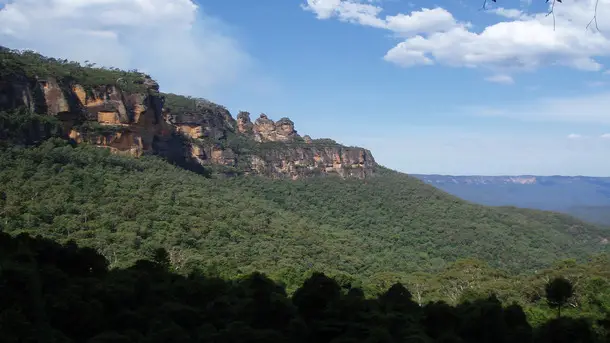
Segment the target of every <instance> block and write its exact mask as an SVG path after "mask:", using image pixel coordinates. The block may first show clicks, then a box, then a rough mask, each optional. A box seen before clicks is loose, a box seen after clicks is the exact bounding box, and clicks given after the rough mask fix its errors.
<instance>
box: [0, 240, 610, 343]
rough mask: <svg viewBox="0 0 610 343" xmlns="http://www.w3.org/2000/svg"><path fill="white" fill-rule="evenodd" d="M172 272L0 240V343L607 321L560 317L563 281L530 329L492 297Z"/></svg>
mask: <svg viewBox="0 0 610 343" xmlns="http://www.w3.org/2000/svg"><path fill="white" fill-rule="evenodd" d="M171 269H172V268H171V262H170V256H169V253H168V252H167V251H166V250H164V249H157V250H155V252H154V253H153V255H152V256H151V259H150V260H139V261H137V262H136V263H135V264H134V265H133V266H130V267H128V268H125V269H119V268H115V269H109V268H108V261H107V260H106V259H105V258H104V257H103V256H101V255H100V254H98V253H97V252H96V251H95V250H93V249H91V248H79V247H78V246H77V245H76V244H75V243H74V242H67V243H66V244H64V245H60V244H57V243H55V242H53V241H50V240H47V239H42V238H40V237H31V236H29V235H27V234H20V235H17V236H16V237H12V236H10V235H8V234H5V233H0V290H1V292H0V335H1V337H2V342H6V343H17V342H53V343H63V342H90V343H110V342H113V343H121V342H125V343H127V342H146V343H153V342H184V343H187V342H219V343H220V342H223V343H225V342H234V343H238V342H240V343H241V342H244V343H245V342H252V343H254V342H277V343H280V342H303V343H305V342H315V343H330V342H333V343H340V342H342V343H348V342H371V343H373V342H377V343H381V342H388V343H390V342H473V343H475V342H476V343H483V342H489V343H492V342H493V343H498V342H500V343H502V342H506V343H509V342H511V343H512V342H524V343H525V342H557V343H559V342H561V343H563V342H565V343H568V342H569V343H574V342H580V343H589V342H591V343H596V342H599V343H602V342H610V335H609V333H610V316H609V315H608V312H606V315H605V317H602V318H600V319H597V320H596V319H594V318H587V317H570V316H565V311H563V313H562V307H569V306H570V304H571V303H572V302H573V301H574V300H573V299H572V298H573V293H574V285H573V284H572V283H571V282H570V281H568V280H566V279H564V278H562V277H556V278H553V279H550V280H549V281H548V282H547V283H546V284H544V285H543V287H542V288H541V289H540V293H541V294H542V297H543V298H544V302H545V303H546V305H547V306H548V307H549V308H551V309H552V310H553V316H552V317H551V318H550V319H548V320H543V321H541V322H540V323H539V324H538V325H535V326H533V325H531V324H530V322H528V320H527V316H526V314H525V312H524V311H523V308H522V307H521V306H519V305H518V304H516V303H513V304H508V305H506V306H503V305H502V303H501V301H500V300H499V299H498V298H497V297H496V295H495V294H493V293H491V294H489V295H488V296H487V297H482V298H478V299H464V300H462V301H460V302H459V303H457V304H455V305H451V304H448V303H446V302H442V301H431V302H427V303H425V304H418V303H417V302H416V301H415V300H414V296H413V293H412V292H411V291H409V290H408V289H407V288H405V286H404V285H402V284H400V283H395V284H392V285H391V286H389V287H388V288H387V289H386V290H384V291H383V292H380V293H379V294H377V295H375V296H373V297H366V296H365V295H364V293H363V291H362V290H361V289H359V288H358V287H353V286H349V285H347V286H341V285H340V284H339V283H338V282H337V281H336V280H334V279H332V278H329V277H327V276H326V275H324V274H323V273H313V274H312V275H311V276H310V277H308V278H307V279H306V280H305V281H304V282H303V284H301V285H300V286H299V287H298V289H296V291H295V292H294V293H293V294H291V295H289V294H287V292H286V290H285V289H284V288H283V287H282V286H281V285H279V284H277V283H275V282H274V281H272V280H270V279H269V278H267V277H266V276H264V275H262V274H260V273H252V274H250V275H246V276H243V277H240V278H238V279H235V280H223V279H221V278H218V277H214V276H210V275H206V274H204V273H199V272H192V273H189V274H188V275H180V274H176V273H174V272H173V271H172V270H171ZM607 270H608V269H606V272H607ZM604 282H605V283H604ZM589 286H593V287H595V288H587V289H584V288H582V287H583V286H580V287H581V291H584V292H583V293H582V295H584V296H585V297H591V300H593V299H595V298H596V297H599V296H600V294H603V293H605V296H606V297H608V294H609V292H608V291H609V290H610V288H608V280H607V279H606V280H605V281H602V280H598V282H594V283H592V284H591V285H589ZM600 287H605V288H603V289H602V288H600ZM600 291H602V292H600ZM597 300H601V299H597ZM604 300H605V301H606V302H605V304H604V305H605V306H606V308H607V306H608V305H609V304H610V303H609V302H608V299H604ZM600 302H601V301H600Z"/></svg>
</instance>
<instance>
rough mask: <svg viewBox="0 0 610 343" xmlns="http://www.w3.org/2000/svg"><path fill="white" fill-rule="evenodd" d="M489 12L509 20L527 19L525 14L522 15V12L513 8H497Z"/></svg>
mask: <svg viewBox="0 0 610 343" xmlns="http://www.w3.org/2000/svg"><path fill="white" fill-rule="evenodd" d="M490 12H492V13H495V14H497V15H499V16H502V17H505V18H509V19H521V18H526V17H527V15H526V14H525V13H523V11H521V10H518V9H515V8H503V7H499V8H494V9H491V10H490Z"/></svg>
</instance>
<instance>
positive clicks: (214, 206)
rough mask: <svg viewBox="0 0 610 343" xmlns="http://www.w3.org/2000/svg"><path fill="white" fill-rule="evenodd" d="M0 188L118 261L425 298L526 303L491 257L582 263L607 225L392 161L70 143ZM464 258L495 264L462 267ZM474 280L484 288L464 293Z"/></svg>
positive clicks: (26, 226)
mask: <svg viewBox="0 0 610 343" xmlns="http://www.w3.org/2000/svg"><path fill="white" fill-rule="evenodd" d="M0 185H1V186H0V193H1V194H3V199H4V200H3V202H2V209H1V211H0V228H2V229H3V230H4V231H6V232H9V233H14V234H17V233H21V232H30V233H33V234H41V235H43V236H45V237H49V238H53V239H57V240H60V241H66V240H68V239H73V240H75V241H76V242H77V243H79V244H82V245H84V246H90V247H93V248H95V249H96V250H98V251H100V252H101V253H102V254H103V255H104V256H105V257H106V258H107V259H108V260H109V261H110V263H111V265H112V266H113V267H124V266H128V265H131V264H132V263H133V262H134V261H136V260H138V259H140V258H142V257H144V256H152V254H153V251H154V249H155V248H157V247H163V248H165V249H166V251H167V252H168V254H169V256H170V262H171V263H170V264H171V266H172V269H173V270H177V271H180V272H184V273H188V272H189V271H191V270H202V271H206V272H210V273H213V274H217V275H220V276H223V277H226V278H235V277H239V276H241V275H245V274H248V273H252V272H254V271H261V272H264V273H266V274H268V275H270V276H271V277H272V278H273V279H276V280H281V281H282V282H284V283H285V284H286V286H287V288H288V290H289V291H290V292H292V291H294V289H295V288H296V287H297V285H299V284H300V283H301V282H303V280H304V279H305V278H307V277H308V276H310V275H311V274H312V273H313V272H314V271H323V272H325V273H326V274H327V275H330V276H333V277H336V278H337V279H340V280H342V281H341V283H342V284H344V285H348V284H352V285H355V284H358V285H360V286H361V287H362V288H363V289H364V290H365V292H366V293H367V294H376V293H379V292H381V291H382V290H383V289H387V288H388V287H389V286H390V285H391V284H393V283H396V282H401V283H402V284H404V285H407V286H409V287H410V288H412V291H413V294H414V296H415V297H417V298H418V299H420V301H421V300H422V299H423V301H427V300H429V299H447V300H450V301H453V302H457V301H459V300H460V299H466V298H472V296H475V297H476V296H478V295H482V294H483V295H484V294H488V292H487V289H488V287H493V288H494V289H497V290H498V293H499V294H498V296H501V297H502V299H503V300H504V299H513V300H515V299H516V300H519V301H520V302H522V303H523V301H529V300H528V299H529V298H532V299H533V298H535V295H534V294H532V295H531V296H530V297H528V296H522V295H519V294H515V292H514V289H515V286H514V281H513V280H512V279H510V277H509V275H510V274H509V273H506V272H501V271H497V270H495V269H493V268H491V267H496V268H503V269H507V270H508V271H510V272H513V273H514V272H528V271H533V270H540V269H541V268H545V267H548V266H550V265H552V264H553V262H554V261H555V260H556V259H561V258H568V257H578V258H579V259H581V260H582V259H584V258H585V257H586V256H587V255H588V254H589V253H592V252H594V251H596V249H597V248H598V246H597V245H596V244H597V241H596V240H594V238H596V237H598V236H599V235H602V234H603V231H598V230H599V229H597V228H596V227H593V226H587V225H584V224H582V223H580V222H577V221H575V220H573V219H571V218H569V217H565V216H560V215H555V214H550V213H542V212H533V211H526V212H522V211H519V210H511V209H495V208H487V207H482V206H476V205H472V204H468V203H465V202H463V201H460V200H458V199H456V198H453V197H450V196H448V195H446V194H445V193H443V192H440V191H438V190H436V189H434V188H432V187H429V186H425V185H424V184H423V183H421V182H419V181H417V180H414V179H411V178H409V177H406V176H404V175H402V174H397V173H393V172H389V171H382V172H381V175H380V176H379V177H376V178H372V179H368V180H341V179H339V178H332V177H329V178H316V179H309V180H302V181H294V182H293V181H282V180H269V179H264V178H259V177H239V178H225V179H210V178H206V177H202V176H201V175H197V174H194V173H191V172H187V171H185V170H182V169H180V168H177V167H174V166H172V165H169V164H167V163H166V162H163V161H162V160H160V159H159V158H156V157H148V156H147V157H143V158H140V159H132V158H127V157H121V156H116V155H112V154H110V153H109V152H108V151H107V150H106V149H99V148H94V147H90V146H86V145H82V146H77V147H72V146H70V145H67V144H66V143H65V142H63V141H61V140H50V141H48V142H45V143H44V144H42V145H41V146H39V147H37V148H30V149H5V150H3V151H0ZM575 226H578V230H575V231H574V230H572V231H571V229H573V228H574V227H575ZM469 257H474V258H478V259H479V260H483V261H486V262H488V263H489V265H487V264H485V263H481V262H479V261H476V260H474V261H469V260H466V261H462V262H459V263H456V264H453V262H454V261H456V260H459V259H463V258H469ZM600 263H601V262H600ZM604 263H606V262H604ZM602 264H603V263H602ZM574 268H576V267H570V266H569V265H566V267H565V270H566V271H570V270H572V269H574ZM414 272H418V273H417V274H412V273H414ZM422 272H435V273H440V274H436V275H433V274H427V273H422ZM464 274H467V275H469V277H470V279H469V278H464ZM441 285H442V286H441ZM465 285H471V286H472V285H476V287H475V286H473V287H471V289H472V291H471V293H470V295H468V294H462V292H461V291H460V292H456V290H460V289H464V287H465ZM486 285H487V286H486ZM541 287H542V285H541V286H540V287H538V288H541ZM469 292H470V291H469ZM472 292H474V293H472ZM541 297H542V296H539V298H541Z"/></svg>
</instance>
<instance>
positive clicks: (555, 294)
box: [545, 277, 574, 318]
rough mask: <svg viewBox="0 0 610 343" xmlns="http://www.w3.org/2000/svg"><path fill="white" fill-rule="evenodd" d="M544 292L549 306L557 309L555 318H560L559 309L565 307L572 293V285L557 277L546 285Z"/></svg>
mask: <svg viewBox="0 0 610 343" xmlns="http://www.w3.org/2000/svg"><path fill="white" fill-rule="evenodd" d="M545 291H546V299H547V302H548V303H549V306H551V307H557V317H558V318H559V317H561V307H562V306H563V305H565V303H566V302H567V301H568V299H570V297H572V294H573V293H574V288H573V287H572V283H571V282H570V281H568V280H566V279H564V278H562V277H558V278H555V279H553V280H551V281H550V282H549V283H547V285H546V288H545Z"/></svg>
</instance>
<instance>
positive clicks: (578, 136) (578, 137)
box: [568, 133, 582, 139]
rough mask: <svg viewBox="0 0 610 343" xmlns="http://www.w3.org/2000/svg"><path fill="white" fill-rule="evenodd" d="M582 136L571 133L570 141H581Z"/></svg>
mask: <svg viewBox="0 0 610 343" xmlns="http://www.w3.org/2000/svg"><path fill="white" fill-rule="evenodd" d="M581 138H582V135H579V134H577V133H571V134H569V135H568V139H581Z"/></svg>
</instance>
